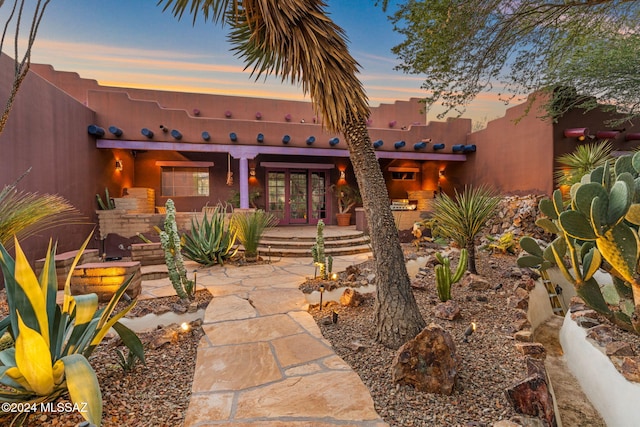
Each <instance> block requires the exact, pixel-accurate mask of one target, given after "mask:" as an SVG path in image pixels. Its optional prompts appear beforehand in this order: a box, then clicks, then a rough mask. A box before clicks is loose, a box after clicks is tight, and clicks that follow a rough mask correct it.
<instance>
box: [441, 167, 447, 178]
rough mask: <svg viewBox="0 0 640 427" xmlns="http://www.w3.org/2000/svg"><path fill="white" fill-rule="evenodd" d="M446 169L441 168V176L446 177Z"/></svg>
mask: <svg viewBox="0 0 640 427" xmlns="http://www.w3.org/2000/svg"><path fill="white" fill-rule="evenodd" d="M445 171H446V169H440V176H441V177H444V175H445Z"/></svg>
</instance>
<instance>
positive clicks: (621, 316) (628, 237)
mask: <svg viewBox="0 0 640 427" xmlns="http://www.w3.org/2000/svg"><path fill="white" fill-rule="evenodd" d="M570 197H571V200H570V204H569V205H568V206H565V204H564V203H563V197H562V194H561V192H560V191H559V190H556V191H555V192H554V194H553V197H552V198H551V199H543V200H542V201H541V202H540V211H541V212H542V213H544V214H545V215H546V217H545V218H541V219H539V220H538V221H537V224H538V225H539V226H540V227H542V228H544V229H545V230H546V231H548V232H550V233H553V234H555V235H556V236H557V237H556V238H555V240H553V241H552V242H551V243H550V244H549V245H548V246H547V247H546V248H544V249H543V248H541V247H540V246H539V245H538V244H537V242H535V241H534V240H533V239H531V238H523V239H521V240H520V246H521V247H522V248H523V249H524V250H525V251H526V252H527V254H526V255H524V256H522V257H520V258H519V259H518V265H520V266H521V267H537V268H541V269H546V268H549V267H550V266H552V265H555V266H557V267H558V268H559V269H560V271H561V272H562V274H563V276H564V277H565V278H566V279H567V280H568V281H569V282H570V283H572V284H573V286H574V287H575V289H576V292H577V294H578V295H579V296H580V297H582V299H584V301H585V302H586V303H587V304H588V305H589V306H590V307H591V308H593V309H594V310H596V311H598V312H600V313H602V314H603V315H605V316H607V317H608V318H609V319H611V320H612V321H613V322H614V323H616V324H617V325H619V326H621V327H623V328H624V329H627V330H633V331H635V332H636V333H640V280H639V277H638V262H639V260H640V256H639V255H640V254H639V238H638V226H639V225H640V153H636V154H634V155H626V156H622V157H619V158H618V159H617V160H616V162H615V164H614V167H613V168H611V165H610V164H609V163H608V162H606V163H605V164H604V165H603V166H600V167H598V168H596V169H595V170H593V171H592V172H591V173H589V174H587V175H585V176H584V177H583V178H582V180H581V182H579V183H577V184H574V185H573V186H572V187H571V190H570ZM566 261H568V262H566ZM600 268H603V269H605V270H607V271H608V272H609V273H610V274H611V276H612V277H613V282H614V286H613V287H611V286H602V285H601V284H599V283H598V282H597V281H596V279H595V278H594V274H595V272H596V271H598V269H600Z"/></svg>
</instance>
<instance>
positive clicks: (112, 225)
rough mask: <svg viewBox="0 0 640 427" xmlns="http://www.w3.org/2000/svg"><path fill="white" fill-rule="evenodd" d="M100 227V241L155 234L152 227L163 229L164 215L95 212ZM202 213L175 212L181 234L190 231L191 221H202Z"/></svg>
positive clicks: (108, 211)
mask: <svg viewBox="0 0 640 427" xmlns="http://www.w3.org/2000/svg"><path fill="white" fill-rule="evenodd" d="M96 212H97V214H98V224H99V227H100V239H105V238H106V237H107V235H109V234H118V235H120V236H122V237H127V238H131V237H135V236H136V235H137V234H138V233H143V234H145V233H152V234H153V233H155V229H154V227H158V228H160V229H162V228H164V217H165V215H164V214H154V213H130V212H129V211H125V210H120V209H112V210H106V211H96ZM203 216H204V214H203V213H202V212H177V213H176V223H177V224H178V230H179V231H181V232H184V231H187V230H190V229H191V220H192V219H197V220H198V221H202V217H203Z"/></svg>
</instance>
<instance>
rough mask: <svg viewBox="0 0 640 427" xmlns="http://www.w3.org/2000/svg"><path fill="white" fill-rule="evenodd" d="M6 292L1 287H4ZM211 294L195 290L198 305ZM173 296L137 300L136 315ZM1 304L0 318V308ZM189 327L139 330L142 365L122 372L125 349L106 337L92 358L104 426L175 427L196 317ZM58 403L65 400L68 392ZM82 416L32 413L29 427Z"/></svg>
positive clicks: (187, 385) (183, 401)
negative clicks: (120, 353)
mask: <svg viewBox="0 0 640 427" xmlns="http://www.w3.org/2000/svg"><path fill="white" fill-rule="evenodd" d="M3 294H4V292H3ZM210 299H211V294H210V293H209V292H208V291H199V292H198V293H197V296H196V301H197V302H198V305H199V306H202V305H206V304H207V303H208V301H209V300H210ZM178 301H179V300H178V298H177V297H168V298H157V299H154V300H141V301H138V303H137V305H136V307H135V308H134V310H135V312H136V313H138V315H141V314H142V313H148V312H156V311H157V309H158V308H162V310H164V307H167V306H169V307H171V306H173V305H174V304H176V303H177V302H178ZM4 309H5V308H4V307H3V305H2V304H0V317H2V316H4V314H5V313H4V312H2V310H4ZM192 326H194V327H193V328H192V329H191V330H190V331H189V332H182V331H181V330H180V328H179V326H178V325H169V326H167V327H164V328H162V329H157V330H155V331H152V332H145V333H139V334H138V336H139V337H140V339H141V340H142V342H143V343H144V345H145V358H146V366H145V365H142V364H140V363H137V364H136V365H135V367H134V368H133V369H132V370H131V371H129V372H124V370H123V369H122V368H121V367H120V365H119V363H118V357H117V355H116V349H120V350H121V351H124V352H125V354H126V352H127V350H126V347H124V346H122V345H121V343H120V342H119V339H118V338H117V337H114V338H106V339H105V340H104V341H103V342H102V344H101V345H100V346H98V347H97V348H96V350H95V351H94V353H93V355H92V356H91V358H90V363H91V365H92V366H93V368H94V370H95V371H96V374H97V376H98V381H99V383H100V389H101V391H102V399H103V405H104V407H103V417H102V420H103V423H102V425H103V426H104V427H122V426H132V427H133V426H135V427H138V426H140V427H142V426H149V427H159V426H166V427H176V426H181V425H182V424H183V422H184V416H185V413H186V410H187V407H188V405H189V399H190V397H191V383H192V381H193V372H194V369H195V362H196V352H197V349H198V343H199V341H200V337H201V336H202V335H203V331H202V328H200V327H199V322H197V321H196V322H192ZM58 402H69V400H68V395H63V396H61V397H60V398H59V399H58V400H57V401H56V404H57V403H58ZM83 420H84V419H83V418H82V416H81V415H80V414H79V413H78V412H59V413H43V412H35V413H33V414H31V415H30V416H29V418H28V421H27V424H26V425H28V426H76V425H77V424H79V423H81V422H82V421H83ZM10 422H11V421H10V418H7V417H6V416H5V417H2V416H0V426H8V425H10Z"/></svg>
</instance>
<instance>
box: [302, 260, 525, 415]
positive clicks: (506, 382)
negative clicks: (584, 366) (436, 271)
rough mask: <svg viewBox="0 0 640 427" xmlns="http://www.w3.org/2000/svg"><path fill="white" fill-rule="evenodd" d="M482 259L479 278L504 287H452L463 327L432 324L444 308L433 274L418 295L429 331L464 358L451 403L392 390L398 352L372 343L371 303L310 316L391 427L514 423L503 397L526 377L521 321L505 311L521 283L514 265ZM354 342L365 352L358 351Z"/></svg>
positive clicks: (403, 389) (370, 300)
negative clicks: (334, 318) (331, 319)
mask: <svg viewBox="0 0 640 427" xmlns="http://www.w3.org/2000/svg"><path fill="white" fill-rule="evenodd" d="M478 258H479V259H478V260H477V266H478V272H479V273H480V275H481V276H483V277H484V278H485V279H488V280H489V282H490V283H491V284H492V286H496V287H497V285H498V284H502V287H501V288H500V289H499V290H493V289H490V290H488V291H482V292H480V291H470V290H468V289H463V287H462V286H461V285H460V284H459V283H458V284H456V285H454V287H453V289H452V297H453V300H455V301H456V302H457V303H458V304H459V306H460V308H461V310H462V316H461V319H458V320H455V321H447V320H442V319H438V318H435V317H434V316H433V307H434V306H435V304H437V303H438V302H439V301H438V299H437V295H436V292H435V277H433V275H432V274H429V275H428V276H427V277H426V278H425V281H424V284H426V289H425V290H415V291H414V295H415V297H416V300H417V302H418V305H419V307H420V310H421V312H422V316H423V318H424V319H425V321H426V323H427V324H430V323H432V322H434V323H437V324H439V325H440V326H442V327H443V328H444V329H445V330H447V331H448V332H449V333H451V335H452V337H453V338H454V341H455V343H456V350H457V352H458V354H459V355H460V357H461V360H462V364H461V368H460V371H459V384H458V386H457V387H456V390H455V391H454V393H453V394H452V395H451V396H445V395H438V394H428V393H422V392H417V391H415V390H414V388H413V387H411V386H399V385H395V384H394V383H393V381H392V379H391V373H390V369H389V367H390V366H391V362H392V359H393V357H394V355H395V351H393V350H389V349H387V348H385V347H383V346H381V345H379V344H377V343H376V342H375V340H374V336H373V329H372V326H371V325H372V317H373V306H374V299H373V297H372V296H370V297H368V298H367V299H366V300H365V302H364V303H363V304H362V305H361V306H359V307H355V308H348V307H341V306H340V305H337V304H332V305H329V306H325V307H324V309H323V310H322V312H318V311H317V309H316V310H312V311H311V313H312V314H313V315H314V317H315V319H316V320H317V322H318V325H319V326H320V328H321V330H322V333H323V334H324V336H325V337H326V338H327V339H328V340H329V341H330V342H331V343H332V345H333V347H334V349H335V351H336V353H337V354H338V355H339V356H341V357H342V358H343V359H344V360H345V361H346V362H347V363H348V364H349V365H350V366H351V367H352V368H353V369H354V370H355V371H356V372H357V373H358V374H359V375H360V377H361V378H362V380H363V382H364V383H365V385H366V386H367V387H368V388H369V390H370V391H371V395H372V397H373V399H374V401H375V405H376V410H377V411H378V413H379V414H380V415H381V416H382V417H383V418H384V420H385V421H386V422H388V423H389V424H390V425H391V426H491V425H492V424H493V423H494V422H495V421H498V420H502V419H511V418H512V417H514V416H515V413H514V411H513V409H512V408H511V405H510V404H509V403H508V402H507V400H506V397H505V393H504V390H505V389H506V388H507V387H509V386H510V385H512V384H513V383H515V382H517V381H519V380H522V379H524V378H525V377H526V366H525V361H524V357H523V356H522V355H521V354H520V353H518V352H517V351H516V349H515V346H514V341H513V338H512V336H513V332H514V329H513V326H512V324H513V322H514V321H515V320H516V318H517V314H516V311H515V309H513V308H510V307H509V306H508V305H507V298H508V296H510V294H511V290H512V288H513V285H514V284H515V282H516V280H517V279H514V278H511V277H510V272H511V271H512V270H513V267H514V266H515V262H516V258H515V256H510V255H501V254H496V255H488V254H487V253H486V252H479V253H478ZM452 264H453V265H457V261H453V262H452ZM430 271H432V270H431V269H430ZM484 297H486V298H484ZM331 310H336V311H337V312H338V319H339V320H338V323H337V324H332V323H330V324H326V323H327V322H323V319H324V318H326V317H327V316H329V315H330V314H331ZM471 322H476V323H477V330H476V332H475V333H474V334H473V335H472V336H471V337H470V339H469V342H467V343H465V342H463V340H462V338H463V336H464V335H463V332H464V330H465V329H466V328H467V327H468V326H469V324H470V323H471ZM354 342H355V343H359V344H361V345H363V346H364V348H361V349H360V350H354V349H353V348H354V345H353V343H354Z"/></svg>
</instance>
